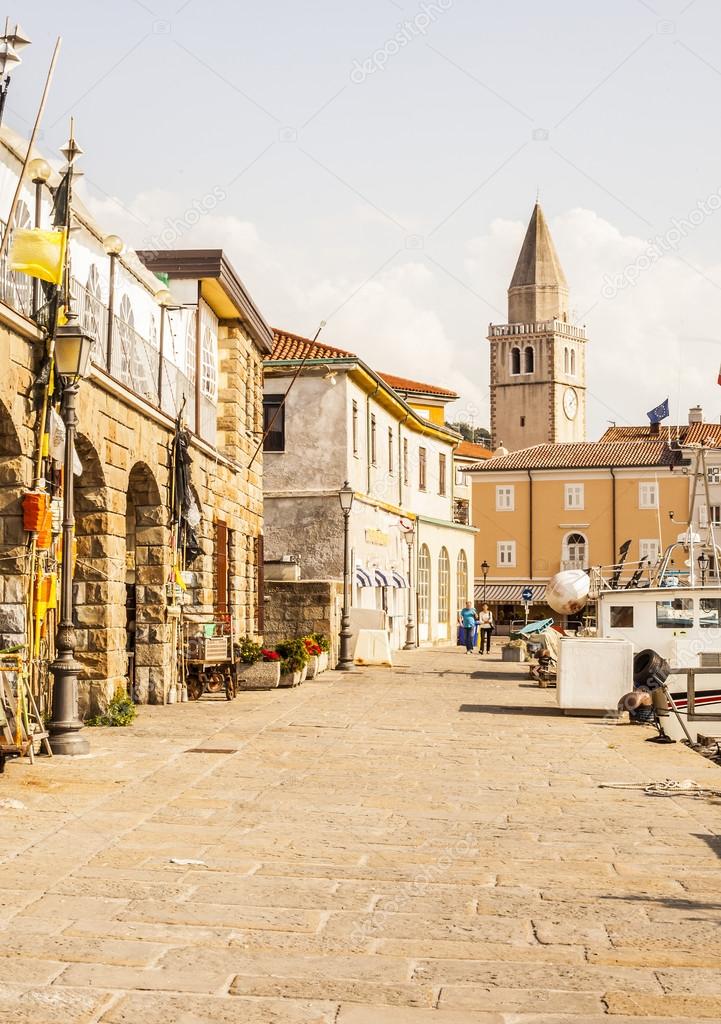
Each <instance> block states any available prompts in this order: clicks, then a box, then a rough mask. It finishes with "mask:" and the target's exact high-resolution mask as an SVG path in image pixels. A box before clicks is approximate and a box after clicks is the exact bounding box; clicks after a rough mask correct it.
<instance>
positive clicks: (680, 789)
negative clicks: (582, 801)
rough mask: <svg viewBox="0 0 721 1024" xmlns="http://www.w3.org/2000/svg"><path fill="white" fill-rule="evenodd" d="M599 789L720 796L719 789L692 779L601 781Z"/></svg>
mask: <svg viewBox="0 0 721 1024" xmlns="http://www.w3.org/2000/svg"><path fill="white" fill-rule="evenodd" d="M598 788H599V789H640V790H642V791H643V792H644V793H648V794H649V795H650V796H680V795H681V794H684V793H688V794H689V795H690V796H718V797H721V789H710V788H708V787H707V786H699V784H698V783H697V782H695V781H694V780H693V779H683V780H681V781H677V780H675V779H663V780H661V781H656V782H601V783H599V786H598Z"/></svg>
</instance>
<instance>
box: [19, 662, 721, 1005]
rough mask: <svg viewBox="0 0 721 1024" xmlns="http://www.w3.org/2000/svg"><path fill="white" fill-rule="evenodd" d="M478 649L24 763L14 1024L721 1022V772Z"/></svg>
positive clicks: (105, 735) (171, 712)
mask: <svg viewBox="0 0 721 1024" xmlns="http://www.w3.org/2000/svg"><path fill="white" fill-rule="evenodd" d="M462 655H463V652H460V651H458V650H456V649H455V648H453V649H444V650H440V649H439V650H433V651H418V652H410V653H402V654H400V655H399V656H398V663H399V664H398V668H397V670H395V671H388V670H379V671H364V672H359V673H357V674H356V675H354V676H345V677H344V676H339V675H335V674H329V675H328V676H325V677H323V678H322V679H320V680H319V681H318V682H313V683H310V684H306V685H305V686H303V687H301V688H299V689H297V690H286V691H277V692H276V691H269V692H268V693H264V694H262V695H257V694H255V695H254V694H252V693H243V694H241V695H240V696H239V697H238V698H237V699H236V700H235V701H234V702H232V703H226V702H225V701H223V702H220V701H207V702H206V701H201V702H199V703H198V704H187V705H174V706H172V707H167V708H142V709H141V710H140V715H139V718H138V720H137V722H136V724H135V725H134V726H133V728H131V729H128V730H120V729H110V730H92V731H91V732H89V737H90V740H91V744H92V754H91V756H90V757H88V758H82V759H78V760H76V761H71V760H64V759H62V758H55V759H53V760H52V761H44V760H43V761H40V760H39V761H38V762H37V763H36V765H35V766H34V767H31V766H29V765H27V764H25V763H20V762H12V763H10V764H9V765H8V767H7V769H6V773H5V775H4V776H3V777H2V779H0V795H1V796H2V797H9V798H12V799H16V800H20V801H22V803H23V804H24V805H25V806H24V808H22V809H18V810H15V811H12V810H3V813H2V816H1V817H0V851H1V852H0V944H2V949H1V950H0V1024H4V1022H5V1021H7V1022H10V1021H12V1022H13V1024H24V1022H26V1021H27V1022H30V1021H32V1022H33V1024H139V1022H142V1024H156V1022H157V1024H160V1022H161V1021H162V1024H231V1022H232V1024H235V1022H238V1024H240V1022H242V1024H286V1022H288V1024H598V1022H601V1021H608V1022H609V1024H611V1022H615V1024H631V1022H636V1024H640V1021H645V1022H648V1024H652V1022H654V1024H681V1022H685V1024H691V1022H694V1021H709V1020H717V1019H720V1018H721V897H720V896H719V892H720V891H721V890H720V889H719V886H718V882H717V879H718V877H719V868H720V867H721V864H720V862H719V857H721V838H720V837H719V833H720V831H721V801H718V800H713V799H696V798H689V797H687V796H686V797H685V796H674V797H663V798H661V797H651V796H647V795H646V794H644V793H643V792H642V791H641V788H639V789H636V790H627V789H626V790H624V789H614V788H599V787H600V785H601V784H604V785H608V784H613V783H622V784H626V783H635V784H638V785H639V787H642V786H643V784H644V783H647V782H650V781H653V780H658V779H664V778H675V779H679V780H681V779H686V778H694V779H696V780H697V781H698V782H701V783H704V784H706V785H708V786H712V787H714V788H721V769H719V768H718V767H717V766H715V765H712V764H710V763H709V762H707V761H705V760H704V759H702V758H700V757H699V756H698V755H695V754H693V753H692V752H691V751H689V750H688V749H686V748H684V747H683V746H681V745H676V746H672V747H658V746H654V745H649V744H645V743H644V739H645V738H646V737H647V736H648V735H649V734H650V733H649V731H648V730H647V729H643V728H641V729H637V728H631V727H629V726H617V725H615V724H612V723H610V722H608V721H603V720H600V719H593V718H566V717H564V716H562V715H560V714H559V713H558V712H557V710H556V709H555V706H554V701H555V694H554V692H553V691H552V690H540V689H537V688H535V687H532V686H530V685H528V680H527V677H526V676H525V674H524V673H520V672H518V671H514V670H513V666H510V667H509V666H506V665H504V664H503V663H501V662H500V659H498V658H497V656H495V655H491V657H490V658H486V659H484V661H483V663H482V665H480V666H479V663H478V659H466V658H464V657H463V656H462ZM469 662H470V664H469ZM193 747H223V748H228V749H230V750H232V751H233V753H229V754H208V753H205V754H195V753H189V752H188V751H190V750H191V749H192V748H193ZM171 858H190V859H193V860H200V861H202V862H203V864H201V865H192V864H191V865H174V864H171Z"/></svg>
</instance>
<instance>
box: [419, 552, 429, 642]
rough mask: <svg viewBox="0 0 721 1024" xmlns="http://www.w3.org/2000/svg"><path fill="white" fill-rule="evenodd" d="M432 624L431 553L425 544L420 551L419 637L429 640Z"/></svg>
mask: <svg viewBox="0 0 721 1024" xmlns="http://www.w3.org/2000/svg"><path fill="white" fill-rule="evenodd" d="M430 625H431V553H430V551H429V550H428V546H427V545H426V544H423V545H422V546H421V549H420V551H419V552H418V639H419V640H428V639H429V633H430Z"/></svg>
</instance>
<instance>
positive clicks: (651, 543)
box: [638, 538, 661, 565]
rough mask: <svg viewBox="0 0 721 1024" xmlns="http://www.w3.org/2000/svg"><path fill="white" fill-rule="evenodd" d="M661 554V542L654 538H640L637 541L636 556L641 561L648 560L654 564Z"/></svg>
mask: <svg viewBox="0 0 721 1024" xmlns="http://www.w3.org/2000/svg"><path fill="white" fill-rule="evenodd" d="M660 555H661V544H660V542H659V541H658V540H656V539H655V538H651V539H648V540H640V541H639V542H638V557H639V559H640V560H641V561H642V562H643V561H646V562H650V563H651V565H655V564H656V562H658V560H659V557H660Z"/></svg>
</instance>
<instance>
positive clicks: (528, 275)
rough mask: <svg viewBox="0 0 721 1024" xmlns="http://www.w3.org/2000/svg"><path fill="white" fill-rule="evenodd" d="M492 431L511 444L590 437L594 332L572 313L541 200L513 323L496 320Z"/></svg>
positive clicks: (511, 306) (517, 276) (513, 287)
mask: <svg viewBox="0 0 721 1024" xmlns="http://www.w3.org/2000/svg"><path fill="white" fill-rule="evenodd" d="M488 340H489V342H490V344H491V434H492V437H493V446H494V448H495V447H497V446H498V445H500V444H503V445H504V447H506V448H508V450H509V451H516V450H518V449H519V448H530V447H531V446H532V445H536V444H548V443H549V442H556V443H559V442H570V441H584V440H585V439H586V340H587V339H586V331H585V329H584V328H583V327H577V326H576V325H575V324H571V323H570V322H569V319H568V284H567V283H566V275H565V274H564V273H563V268H562V267H561V262H560V260H559V258H558V253H557V252H556V247H555V246H554V244H553V239H552V238H551V233H550V231H549V229H548V224H547V222H546V218H545V217H544V215H543V210H542V209H541V206H540V203H538V202H537V203H536V205H535V207H534V209H533V213H532V214H531V220H530V223H529V225H528V230H527V231H526V237H525V238H524V240H523V245H522V247H521V252H520V255H519V257H518V262H517V263H516V269H515V271H514V272H513V278H512V279H511V284H510V287H509V289H508V323H507V324H491V325H490V326H489V329H488Z"/></svg>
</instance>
